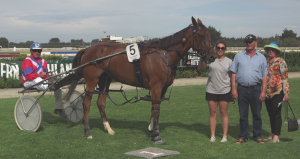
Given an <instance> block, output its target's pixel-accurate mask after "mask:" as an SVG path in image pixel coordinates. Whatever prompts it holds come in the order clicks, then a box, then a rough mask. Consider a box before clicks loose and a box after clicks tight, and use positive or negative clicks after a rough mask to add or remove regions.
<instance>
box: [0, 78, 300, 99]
mask: <svg viewBox="0 0 300 159" xmlns="http://www.w3.org/2000/svg"><path fill="white" fill-rule="evenodd" d="M289 78H300V72H289ZM206 82H207V77H197V78H180V79H175V80H174V83H173V86H186V85H203V84H206ZM120 88H121V83H119V82H113V83H111V85H110V89H113V90H116V89H120ZM122 89H123V90H128V89H135V87H132V86H129V85H123V88H122ZM21 90H23V89H22V88H12V89H0V99H3V98H14V97H19V96H20V95H21V94H19V93H18V91H21ZM76 90H77V91H79V92H83V90H84V87H83V85H82V84H81V85H78V86H77V87H76ZM26 94H27V93H26ZM39 94H40V93H30V95H31V96H35V95H39ZM46 94H53V92H47V93H46Z"/></svg>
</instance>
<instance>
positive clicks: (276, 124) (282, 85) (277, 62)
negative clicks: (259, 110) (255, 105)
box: [264, 42, 289, 143]
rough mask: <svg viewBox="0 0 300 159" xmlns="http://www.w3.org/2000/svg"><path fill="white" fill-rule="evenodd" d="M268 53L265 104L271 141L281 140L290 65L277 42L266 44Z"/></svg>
mask: <svg viewBox="0 0 300 159" xmlns="http://www.w3.org/2000/svg"><path fill="white" fill-rule="evenodd" d="M264 48H265V51H266V52H267V53H268V55H269V58H268V59H267V62H268V83H267V91H266V97H267V98H266V100H265V104H266V107H267V111H268V114H269V118H270V124H271V133H272V134H271V135H270V136H269V137H268V139H271V140H270V143H276V142H279V135H280V131H281V126H282V119H281V107H282V101H287V100H289V82H288V66H287V64H286V62H285V60H284V59H283V58H281V57H279V54H280V53H281V52H282V51H281V49H280V48H279V45H278V43H277V42H271V43H270V44H269V45H265V47H264Z"/></svg>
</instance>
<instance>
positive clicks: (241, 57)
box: [230, 34, 268, 144]
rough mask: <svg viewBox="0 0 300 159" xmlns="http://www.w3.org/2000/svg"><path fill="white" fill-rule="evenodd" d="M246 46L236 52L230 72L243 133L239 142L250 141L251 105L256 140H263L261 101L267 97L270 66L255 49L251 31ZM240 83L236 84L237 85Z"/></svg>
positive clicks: (259, 141)
mask: <svg viewBox="0 0 300 159" xmlns="http://www.w3.org/2000/svg"><path fill="white" fill-rule="evenodd" d="M244 42H245V45H246V49H245V50H244V51H242V52H239V53H237V54H236V55H235V57H234V60H233V62H232V65H231V67H230V71H231V72H232V76H231V87H232V91H231V95H232V97H233V98H234V99H238V105H239V113H240V131H241V132H240V134H239V138H238V140H237V141H236V143H237V144H240V143H243V142H246V141H247V140H248V137H247V135H248V130H249V122H248V112H249V105H250V108H251V112H252V118H253V140H255V141H256V142H258V143H264V141H263V139H262V138H261V132H262V120H261V116H260V112H261V107H262V102H263V101H264V100H265V98H266V86H267V74H268V66H267V61H266V58H265V56H264V55H263V54H261V53H260V52H258V51H256V49H255V47H256V45H257V40H256V37H255V36H254V35H252V34H249V35H247V36H246V37H245V39H244ZM236 85H237V87H236Z"/></svg>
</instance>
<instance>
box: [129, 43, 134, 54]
mask: <svg viewBox="0 0 300 159" xmlns="http://www.w3.org/2000/svg"><path fill="white" fill-rule="evenodd" d="M132 51H133V53H132ZM134 54H135V49H134V45H131V46H130V55H134Z"/></svg>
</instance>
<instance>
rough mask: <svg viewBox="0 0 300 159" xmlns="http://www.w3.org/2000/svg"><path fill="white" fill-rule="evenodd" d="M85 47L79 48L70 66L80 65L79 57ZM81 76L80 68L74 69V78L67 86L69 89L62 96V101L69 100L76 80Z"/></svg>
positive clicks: (76, 82)
mask: <svg viewBox="0 0 300 159" xmlns="http://www.w3.org/2000/svg"><path fill="white" fill-rule="evenodd" d="M85 51H86V49H81V50H79V51H78V52H77V54H76V56H75V58H74V60H73V63H72V68H73V69H74V68H76V67H78V66H80V64H81V57H82V55H83V54H84V53H85ZM82 77H83V74H82V68H79V69H77V70H75V78H74V79H73V80H72V82H71V85H70V87H69V90H68V92H67V93H66V95H65V97H64V99H63V100H64V101H69V100H70V97H71V95H72V94H73V92H74V91H75V88H76V86H77V84H78V81H79V80H80V79H81V78H82Z"/></svg>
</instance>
